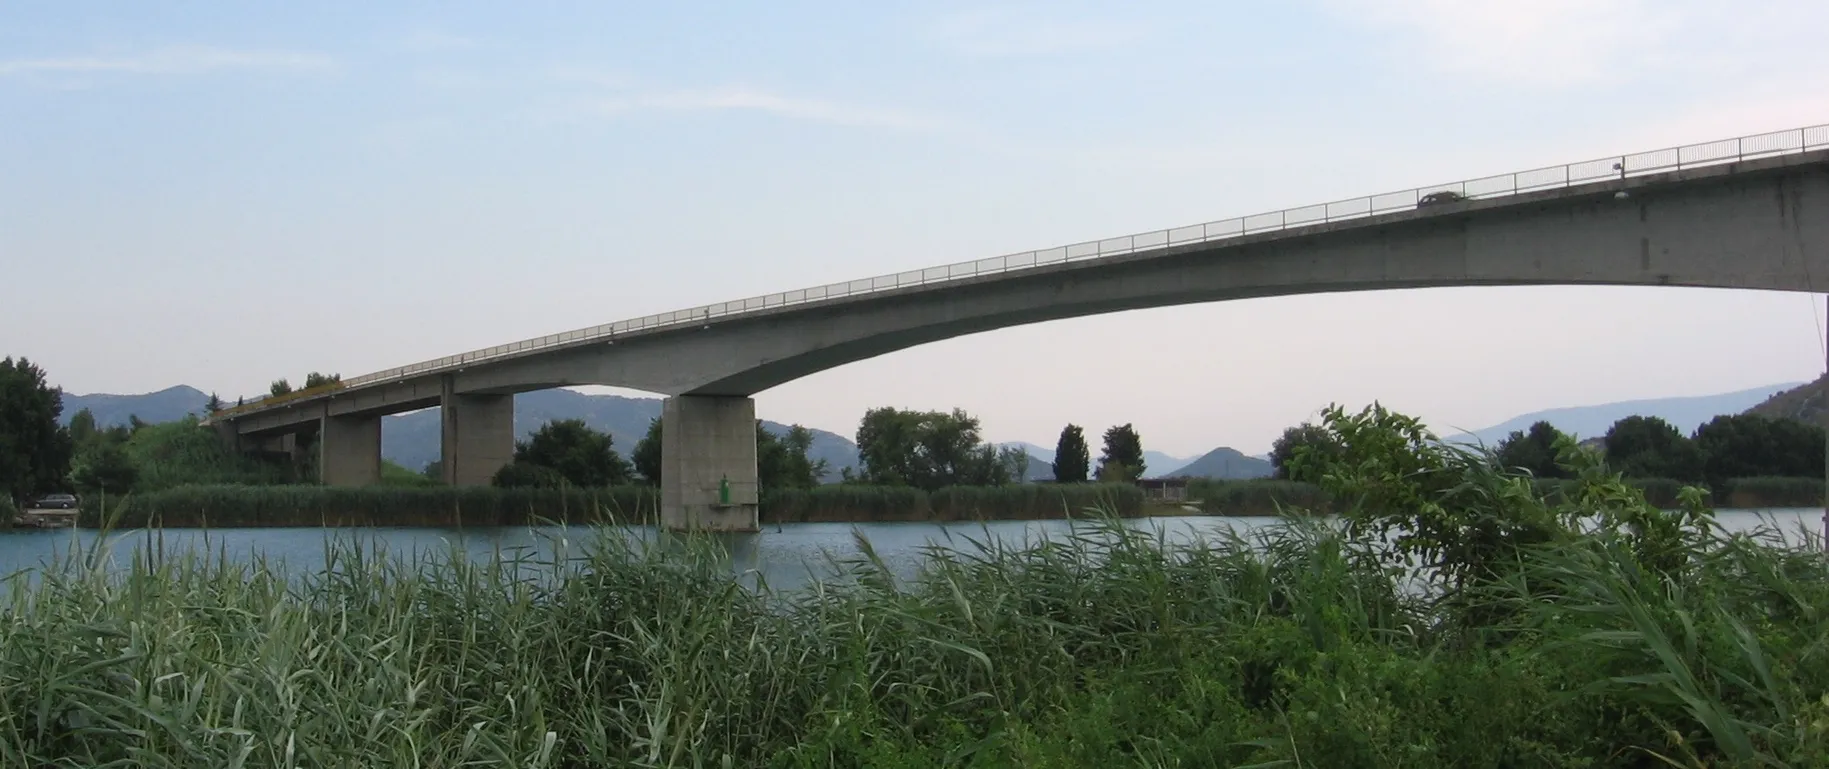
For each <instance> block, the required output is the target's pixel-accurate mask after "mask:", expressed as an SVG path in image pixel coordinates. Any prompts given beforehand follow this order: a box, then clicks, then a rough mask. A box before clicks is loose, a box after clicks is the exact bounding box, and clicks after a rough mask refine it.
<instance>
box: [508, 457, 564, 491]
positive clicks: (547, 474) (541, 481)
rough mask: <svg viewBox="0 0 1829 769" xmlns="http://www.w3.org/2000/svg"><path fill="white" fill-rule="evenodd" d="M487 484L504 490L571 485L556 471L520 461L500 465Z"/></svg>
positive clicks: (554, 487)
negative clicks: (500, 467)
mask: <svg viewBox="0 0 1829 769" xmlns="http://www.w3.org/2000/svg"><path fill="white" fill-rule="evenodd" d="M489 482H490V483H491V484H492V485H495V486H500V487H502V488H506V489H559V488H564V487H565V486H567V485H570V484H571V481H569V480H567V479H566V477H565V475H564V474H563V473H560V472H559V471H558V470H554V469H552V468H550V467H547V466H545V465H536V464H534V463H532V462H522V461H520V460H515V461H513V462H509V463H508V464H506V465H502V469H500V470H497V471H495V477H493V478H491V479H489Z"/></svg>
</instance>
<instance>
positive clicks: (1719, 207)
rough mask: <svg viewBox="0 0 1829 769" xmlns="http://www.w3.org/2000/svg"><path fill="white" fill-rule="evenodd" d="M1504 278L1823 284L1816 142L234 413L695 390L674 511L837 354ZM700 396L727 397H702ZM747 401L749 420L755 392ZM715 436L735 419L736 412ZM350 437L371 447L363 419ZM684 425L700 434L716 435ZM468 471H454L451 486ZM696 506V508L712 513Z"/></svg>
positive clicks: (879, 297) (266, 415) (295, 415)
mask: <svg viewBox="0 0 1829 769" xmlns="http://www.w3.org/2000/svg"><path fill="white" fill-rule="evenodd" d="M1515 285H1619V286H1646V285H1667V286H1694V287H1713V288H1733V289H1762V290H1779V291H1813V292H1819V291H1829V153H1824V152H1814V153H1805V154H1800V155H1791V156H1785V157H1780V158H1771V159H1767V160H1762V161H1750V162H1747V163H1744V164H1737V165H1727V166H1711V167H1707V168H1700V169H1691V170H1687V171H1679V172H1672V173H1669V174H1661V175H1656V176H1642V177H1634V178H1630V179H1622V180H1617V181H1610V182H1603V183H1599V184H1592V185H1585V186H1582V187H1575V188H1569V189H1558V190H1552V191H1548V192H1543V193H1532V194H1525V195H1518V196H1513V197H1507V198H1501V199H1495V200H1490V201H1471V202H1465V203H1455V204H1449V205H1446V206H1436V207H1431V208H1429V209H1419V210H1417V211H1414V212H1405V213H1399V214H1390V215H1385V216H1379V217H1373V218H1367V219H1356V220H1349V221H1343V222H1336V223H1333V224H1323V225H1316V226H1312V227H1306V228H1300V229H1291V230H1283V231H1278V232H1273V233H1265V234H1262V235H1251V236H1244V237H1239V238H1233V239H1229V240H1224V241H1217V242H1210V243H1201V244H1192V245H1187V246H1180V247H1173V248H1165V249H1160V250H1156V251H1150V252H1145V253H1138V254H1132V255H1127V256H1121V257H1111V258H1106V259H1100V260H1093V261H1089V262H1075V263H1070V264H1062V265H1054V266H1045V267H1037V268H1033V269H1030V270H1025V271H1022V272H1017V273H1003V274H999V275H995V276H986V277H983V278H978V279H971V280H964V281H955V282H951V283H947V284H942V285H937V286H924V287H911V288H908V289H902V290H898V291H890V292H883V293H877V294H872V295H869V296H868V297H867V298H861V299H843V300H828V301H826V302H822V303H817V304H807V305H796V306H790V307H784V308H780V309H776V310H771V311H767V312H761V313H756V314H753V315H748V316H743V317H741V318H733V319H725V320H714V321H712V322H710V323H709V324H707V325H706V326H704V327H687V328H674V329H669V330H665V331H659V332H653V333H646V334H641V335H634V336H630V337H627V338H624V339H619V340H618V341H616V342H615V343H614V344H609V343H603V342H596V343H589V344H582V345H577V346H573V347H570V348H561V349H555V350H545V351H541V352H539V353H537V354H530V355H527V356H524V357H520V358H514V359H508V360H503V361H498V362H493V363H489V364H485V365H477V366H474V367H470V368H467V369H460V370H457V371H453V372H449V373H445V374H440V375H437V376H429V377H425V378H422V379H414V380H407V381H403V382H396V383H392V384H387V385H380V386H376V387H372V388H367V389H364V390H361V391H358V392H352V393H347V394H337V395H336V396H334V397H330V398H321V399H317V400H313V401H310V402H307V403H301V404H297V405H293V406H279V407H275V408H273V409H270V410H267V411H263V412H259V413H256V414H252V415H248V416H245V417H239V418H237V419H236V427H235V429H236V430H237V431H238V432H240V433H242V434H256V435H258V434H265V433H273V432H287V431H293V430H296V429H299V426H300V425H303V424H307V423H311V424H325V425H327V424H328V423H327V422H324V421H323V420H328V419H331V418H333V417H345V416H366V415H379V414H384V413H396V412H400V411H407V410H411V409H414V408H422V407H425V406H429V405H439V404H444V405H446V407H447V408H446V410H447V411H451V408H450V406H451V404H452V403H454V402H455V400H454V399H457V398H462V397H484V396H495V397H502V401H501V402H509V399H507V398H506V397H503V396H507V395H509V394H512V393H517V392H525V391H529V390H538V389H545V388H550V387H562V386H573V385H610V386H618V387H628V388H634V389H641V390H648V391H651V392H658V393H664V394H666V395H670V396H691V397H687V398H670V399H669V402H668V407H667V409H668V410H667V412H666V413H667V414H668V415H670V416H673V417H675V418H676V421H677V422H678V424H675V425H667V424H665V420H664V421H663V431H664V433H665V435H666V436H669V437H668V443H664V444H663V446H668V445H671V444H672V443H673V441H672V436H676V435H678V436H682V437H681V441H682V443H681V449H680V450H681V451H684V452H687V453H683V454H673V455H670V456H672V457H673V459H674V460H676V461H674V462H670V463H669V464H668V466H667V469H666V471H665V472H667V473H676V472H677V473H679V474H680V475H681V476H682V477H683V478H685V480H682V481H681V484H677V485H676V484H674V483H672V482H670V481H669V482H667V483H665V484H664V489H671V490H672V492H671V493H670V494H665V495H664V496H666V497H667V498H668V499H669V500H672V501H671V502H667V503H664V505H671V507H669V508H668V509H669V510H676V511H677V510H682V509H684V507H682V505H684V504H685V503H684V502H683V501H682V500H685V499H687V498H688V497H689V496H690V495H691V494H698V493H701V492H702V491H703V489H704V486H705V483H706V482H707V480H706V478H707V477H708V476H706V475H705V473H707V472H710V471H709V470H707V469H706V468H717V469H718V471H719V473H720V478H726V479H728V480H729V481H731V482H732V483H744V482H748V483H752V484H753V481H754V470H753V462H754V457H753V439H754V434H753V432H749V433H747V435H748V436H749V444H747V445H750V449H749V451H750V452H751V455H750V456H749V458H748V459H743V458H741V457H738V456H736V455H735V454H729V455H728V456H727V457H726V458H725V459H714V458H713V457H714V456H717V457H725V456H726V455H725V454H721V453H719V452H726V450H727V448H728V446H730V445H734V444H729V443H728V441H730V440H735V437H734V436H731V435H725V434H724V433H723V432H720V431H722V430H724V429H725V428H724V427H713V425H723V424H724V422H723V421H722V420H724V419H726V418H727V417H726V416H724V415H726V414H728V413H735V412H736V411H741V410H742V408H744V406H742V405H729V404H747V403H749V401H748V396H751V395H754V394H755V393H757V392H760V391H762V390H766V389H768V388H770V387H774V386H775V385H778V384H782V383H784V382H788V381H792V380H794V379H797V378H800V377H804V376H807V375H809V374H813V373H816V372H819V371H823V370H826V369H829V368H834V367H836V366H841V365H844V364H846V363H851V362H854V361H858V360H863V359H866V358H871V357H875V356H878V355H882V354H885V353H888V352H893V351H896V350H901V349H906V348H908V347H913V346H916V345H920V344H926V343H928V342H934V341H939V340H943V339H948V338H952V337H957V336H961V335H966V334H973V333H978V332H983V331H989V330H994V329H999V328H1007V327H1010V326H1017V325H1024V324H1029V323H1038V322H1043V321H1048V320H1056V319H1062V318H1071V317H1079V316H1085V315H1095V314H1100V313H1107V312H1117V311H1122V310H1132V309H1141V308H1148V307H1164V306H1170V305H1181V304H1192V303H1201V302H1214V301H1226V300H1231V299H1245V298H1258V297H1272V296H1286V295H1294V294H1310V293H1323V292H1339V291H1374V290H1384V289H1397V288H1421V287H1436V286H1515ZM712 403H718V404H725V405H718V406H710V405H706V404H712ZM694 404H696V405H694ZM498 408H503V407H498ZM505 408H510V409H511V408H512V407H511V406H508V407H505ZM747 408H749V409H750V413H751V415H752V417H753V405H749V406H747ZM695 415H698V416H695ZM728 418H729V419H732V420H734V419H735V417H728ZM457 419H458V422H459V424H458V426H457V427H450V426H448V427H447V431H446V437H447V441H446V442H447V444H450V443H452V440H451V436H452V435H454V434H456V435H465V434H468V433H466V431H464V430H463V429H462V424H461V423H462V422H463V421H464V420H465V418H464V417H461V416H460V417H458V418H457ZM696 420H705V421H704V422H702V423H701V422H699V421H696ZM508 423H509V424H510V425H511V424H512V418H511V412H510V418H509V419H508ZM348 424H351V425H358V424H363V423H360V422H352V423H348ZM748 424H749V426H748V427H747V428H744V429H748V430H751V431H753V429H754V428H753V421H751V422H749V423H748ZM338 429H340V428H338ZM352 429H353V428H352ZM729 429H730V430H737V429H739V428H737V427H735V426H734V421H733V422H732V423H731V425H730V426H729ZM360 430H361V435H362V436H364V437H363V440H367V438H366V436H367V434H368V433H367V431H366V430H367V428H366V427H361V428H360ZM676 431H677V432H676ZM481 432H483V433H488V434H489V437H487V438H486V439H481V438H479V439H478V440H487V441H490V442H492V443H491V446H492V447H493V448H489V449H486V450H482V454H481V456H484V457H487V458H488V459H486V460H485V461H484V464H485V465H486V464H487V463H488V462H490V461H495V459H496V458H503V457H506V456H507V451H504V450H503V449H502V448H501V447H502V446H504V445H506V446H509V447H510V450H511V446H512V435H511V433H512V430H507V431H502V432H500V433H494V432H492V431H489V430H484V431H481ZM327 434H328V433H327ZM683 436H702V440H703V441H704V442H706V446H710V448H707V447H706V446H695V445H694V444H692V441H693V440H701V439H694V438H687V437H683ZM738 442H741V441H738ZM325 445H328V444H325ZM460 448H461V447H460ZM731 450H732V451H734V449H731ZM703 452H709V453H703ZM463 454H464V452H463V451H459V452H457V454H456V455H454V454H453V453H452V448H451V447H450V446H449V445H447V448H446V453H445V456H446V459H447V461H448V462H451V463H452V464H447V466H446V472H447V474H450V473H451V472H453V470H452V468H453V467H455V466H456V464H455V463H456V462H461V461H463V460H462V459H461V456H462V455H463ZM366 456H367V455H366V454H362V459H361V462H359V463H356V462H351V463H349V464H350V467H352V468H353V467H356V466H357V465H359V466H360V468H362V470H361V472H356V471H354V470H351V474H350V475H349V476H348V478H351V479H356V480H365V479H367V478H368V475H367V474H366V469H365V468H366V467H367V459H366ZM504 461H505V460H504ZM745 463H747V464H745ZM674 464H679V467H678V468H675V467H674ZM325 466H326V467H329V464H328V463H327V464H326V465H325ZM340 466H342V465H339V467H340ZM745 467H747V468H749V469H747V470H745V469H744V468H745ZM477 472H478V473H480V470H478V471H477ZM482 477H483V476H482V475H480V474H471V473H470V472H465V474H464V477H463V478H462V479H461V480H464V481H468V482H476V481H477V480H478V479H481V478H482ZM327 480H330V479H327ZM453 480H460V479H456V478H453ZM712 480H714V481H715V480H718V479H712ZM333 482H335V481H333ZM693 504H698V503H697V502H694V503H693ZM700 512H701V513H703V515H704V517H705V518H706V520H711V519H712V518H715V517H716V516H715V515H713V514H711V513H706V512H704V511H703V510H701V511H700ZM681 515H684V514H683V513H682V514H681ZM695 515H698V514H695Z"/></svg>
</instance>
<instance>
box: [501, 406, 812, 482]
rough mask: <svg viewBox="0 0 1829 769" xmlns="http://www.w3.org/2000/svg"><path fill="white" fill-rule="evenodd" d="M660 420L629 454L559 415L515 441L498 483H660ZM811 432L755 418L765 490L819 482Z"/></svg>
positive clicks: (602, 433) (759, 472)
mask: <svg viewBox="0 0 1829 769" xmlns="http://www.w3.org/2000/svg"><path fill="white" fill-rule="evenodd" d="M661 440H662V438H661V421H660V418H659V417H656V418H654V419H652V420H649V422H648V431H647V433H646V434H645V435H643V436H642V437H641V439H640V440H638V441H636V442H635V446H634V448H633V450H632V451H630V454H629V457H628V458H626V459H625V458H624V457H623V456H622V454H621V453H620V452H618V451H616V447H615V438H614V437H612V436H611V435H610V434H609V433H608V432H605V431H602V430H597V429H594V428H592V427H591V426H590V425H588V424H586V423H585V422H584V420H582V419H556V420H553V421H550V422H547V423H546V424H544V425H541V426H540V428H539V429H537V430H535V431H534V432H533V434H531V435H529V436H527V439H526V440H522V441H516V442H515V445H514V460H513V461H512V462H510V463H508V464H507V465H505V466H503V467H502V469H501V470H499V471H497V472H496V474H495V478H494V479H493V485H496V486H502V487H509V488H528V487H535V488H561V487H566V486H574V487H579V488H606V487H612V486H624V485H629V484H637V483H639V484H646V485H649V486H658V485H660V476H661V448H662V444H661ZM812 447H813V433H812V431H810V430H808V429H806V428H805V427H801V426H800V425H794V426H792V427H789V428H788V429H787V432H786V433H785V434H783V435H776V434H774V433H773V432H770V431H769V430H766V429H764V428H763V426H762V422H761V420H757V421H756V475H757V481H758V484H759V485H760V486H761V487H762V488H765V489H804V488H812V487H814V486H817V485H819V481H820V477H821V476H823V475H824V474H825V471H826V463H825V461H824V460H814V459H811V458H809V457H808V451H809V450H811V449H812Z"/></svg>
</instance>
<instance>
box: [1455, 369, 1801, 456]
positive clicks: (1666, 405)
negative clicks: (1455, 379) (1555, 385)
mask: <svg viewBox="0 0 1829 769" xmlns="http://www.w3.org/2000/svg"><path fill="white" fill-rule="evenodd" d="M1800 384H1802V383H1801V382H1789V383H1785V384H1775V385H1766V386H1764V387H1754V388H1751V389H1747V390H1737V391H1735V392H1730V393H1719V394H1716V395H1694V396H1685V397H1677V398H1648V399H1644V400H1631V401H1619V402H1616V403H1602V404H1598V405H1593V406H1570V407H1566V408H1555V409H1546V410H1543V411H1534V412H1531V413H1529V414H1524V415H1521V416H1516V417H1513V418H1511V419H1507V420H1505V421H1504V422H1500V423H1499V424H1496V425H1493V426H1491V427H1485V428H1481V429H1478V430H1474V431H1473V432H1470V433H1460V434H1457V435H1445V436H1442V438H1443V440H1445V441H1448V442H1456V443H1460V442H1465V443H1483V444H1485V445H1487V446H1493V445H1496V444H1498V442H1499V441H1502V440H1504V439H1505V436H1507V435H1509V434H1511V431H1513V430H1528V429H1530V426H1531V425H1532V424H1533V423H1536V422H1538V421H1546V422H1549V423H1550V424H1551V425H1554V426H1555V427H1556V429H1558V430H1561V431H1563V432H1565V433H1572V434H1574V435H1575V436H1577V437H1579V438H1583V439H1586V438H1598V437H1600V436H1602V435H1605V434H1606V432H1607V428H1609V427H1612V426H1613V423H1614V422H1617V421H1619V420H1621V419H1624V418H1626V417H1629V416H1633V415H1635V414H1636V415H1640V416H1658V417H1663V418H1664V421H1666V422H1669V423H1670V424H1671V425H1673V426H1675V427H1676V428H1677V429H1678V430H1680V431H1682V432H1683V434H1685V435H1688V434H1690V433H1692V432H1695V429H1696V428H1697V427H1700V426H1701V425H1702V423H1703V422H1707V421H1708V420H1710V419H1713V418H1715V417H1717V416H1720V415H1722V414H1739V413H1741V412H1743V411H1746V410H1747V409H1750V408H1753V407H1754V406H1757V405H1759V404H1760V403H1761V402H1763V401H1765V400H1766V399H1767V398H1770V397H1771V396H1772V395H1773V394H1774V393H1777V392H1780V391H1783V390H1788V389H1791V388H1794V387H1797V386H1798V385H1800Z"/></svg>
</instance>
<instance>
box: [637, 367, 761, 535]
mask: <svg viewBox="0 0 1829 769" xmlns="http://www.w3.org/2000/svg"><path fill="white" fill-rule="evenodd" d="M660 424H661V428H660V429H661V474H660V475H661V485H660V489H661V496H660V499H661V502H660V525H661V528H664V529H671V530H674V531H756V530H758V528H759V525H758V523H759V521H758V518H757V503H758V489H757V484H756V402H755V401H754V400H751V399H749V398H745V397H741V396H719V395H678V396H674V397H672V398H668V399H667V400H666V401H665V403H664V404H663V405H662V406H661V421H660Z"/></svg>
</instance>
